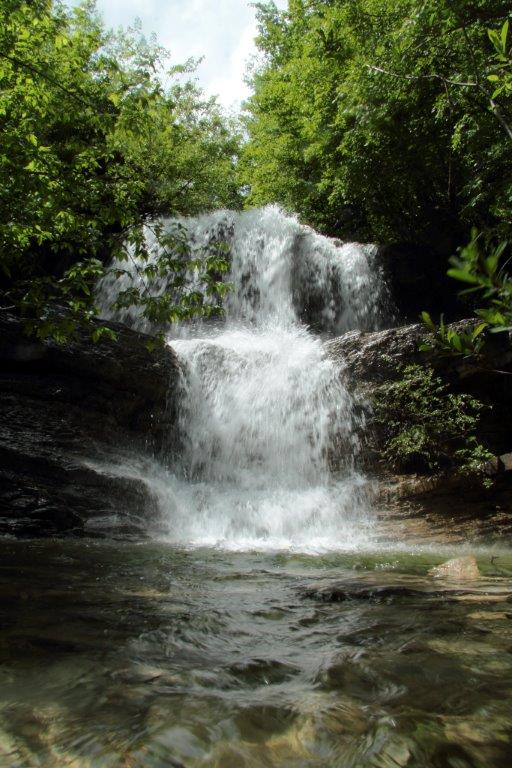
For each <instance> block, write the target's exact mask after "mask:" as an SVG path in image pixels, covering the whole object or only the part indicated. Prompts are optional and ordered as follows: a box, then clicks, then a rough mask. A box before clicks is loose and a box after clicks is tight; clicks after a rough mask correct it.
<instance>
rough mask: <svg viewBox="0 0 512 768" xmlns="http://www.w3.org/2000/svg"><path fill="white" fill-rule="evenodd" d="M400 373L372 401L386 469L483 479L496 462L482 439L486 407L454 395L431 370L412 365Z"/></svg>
mask: <svg viewBox="0 0 512 768" xmlns="http://www.w3.org/2000/svg"><path fill="white" fill-rule="evenodd" d="M398 374H399V377H398V379H397V380H393V381H386V382H384V383H383V384H381V385H379V386H378V387H377V388H376V390H375V391H374V393H373V398H372V399H373V409H374V417H375V422H376V426H377V428H378V430H379V432H381V433H382V435H383V440H384V448H383V450H382V454H381V456H382V459H383V461H384V462H385V464H387V465H388V466H389V467H391V468H392V469H393V470H395V471H399V472H400V471H404V472H407V471H423V472H427V471H428V472H438V471H447V470H449V471H452V472H454V473H456V474H463V475H466V474H469V475H480V474H482V465H483V464H484V463H485V462H486V461H487V460H489V459H490V458H491V454H490V453H489V452H488V451H487V450H486V448H485V447H484V446H483V445H482V444H481V443H480V442H479V441H478V438H477V436H476V430H477V427H478V423H479V419H480V416H481V414H482V411H483V409H484V406H483V405H482V403H480V402H479V401H478V400H476V399H475V398H474V397H472V396H471V395H468V394H454V393H452V392H450V391H449V388H448V385H447V384H446V382H443V380H442V379H441V378H440V377H439V376H436V374H435V373H434V371H433V369H432V368H431V367H430V366H420V365H407V366H404V367H403V368H401V369H400V371H399V372H398Z"/></svg>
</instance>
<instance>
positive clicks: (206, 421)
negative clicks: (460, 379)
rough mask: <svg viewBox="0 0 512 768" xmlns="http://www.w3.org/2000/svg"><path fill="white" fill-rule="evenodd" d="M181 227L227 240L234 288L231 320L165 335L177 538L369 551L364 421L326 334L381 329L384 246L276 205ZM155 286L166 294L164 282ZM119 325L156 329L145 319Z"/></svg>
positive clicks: (200, 237) (168, 484) (167, 508)
mask: <svg viewBox="0 0 512 768" xmlns="http://www.w3.org/2000/svg"><path fill="white" fill-rule="evenodd" d="M182 224H183V226H185V227H186V229H187V236H188V238H189V240H190V243H191V244H192V245H193V247H195V248H201V247H202V246H204V244H206V243H208V242H210V241H211V239H212V237H218V238H220V239H223V240H224V241H226V242H227V244H228V247H229V257H230V263H231V273H230V275H229V276H228V278H227V279H228V280H229V282H230V283H231V284H232V290H231V291H230V292H229V294H228V296H227V298H226V301H225V317H224V319H223V321H222V322H215V323H211V322H208V323H199V324H188V325H183V326H182V327H178V328H177V329H174V331H173V330H172V329H171V330H170V331H169V333H168V343H169V344H170V345H171V346H172V347H173V348H174V350H175V351H176V353H177V355H178V357H179V359H180V361H181V363H182V367H183V372H184V375H183V398H182V406H181V429H182V434H183V450H182V455H181V456H180V459H179V461H178V462H177V463H176V465H175V466H174V467H173V468H172V472H171V473H168V474H167V475H166V479H165V481H163V480H162V479H161V478H160V479H159V480H158V482H156V481H155V482H154V490H155V493H156V494H157V496H158V498H159V500H160V506H161V508H162V515H163V520H164V523H165V527H166V529H167V536H168V538H170V539H171V540H173V541H176V542H179V543H186V544H191V545H195V546H200V545H219V546H223V547H227V548H247V547H249V548H264V547H267V548H268V547H270V548H282V547H295V548H297V549H299V550H315V551H316V550H319V549H325V548H333V547H334V548H342V549H350V548H353V547H355V546H359V545H360V544H361V541H362V540H364V539H365V537H367V536H368V535H369V529H370V528H371V515H370V514H369V510H368V500H367V492H366V485H367V483H366V479H365V477H364V476H363V475H362V474H361V473H360V472H359V471H358V470H357V468H356V461H355V459H356V457H357V453H358V441H357V437H356V434H357V431H356V429H355V426H356V419H357V416H356V413H355V409H354V404H353V401H352V397H351V395H350V393H349V391H348V389H347V387H346V386H345V384H344V382H343V374H342V372H340V370H339V367H338V366H337V365H336V364H335V363H334V362H333V361H332V360H330V359H329V358H328V357H327V356H326V355H325V354H324V351H323V346H322V338H323V337H325V336H329V335H333V334H339V333H342V332H345V331H348V330H352V329H357V328H361V329H375V328H377V327H379V325H380V324H381V322H382V319H383V317H384V312H385V306H386V291H385V286H384V283H383V280H382V277H381V275H380V273H379V270H378V269H377V268H376V266H375V251H374V249H373V248H372V247H371V246H363V245H358V244H342V243H339V242H338V241H335V240H331V239H328V238H325V237H322V236H320V235H318V234H317V233H315V232H314V231H313V230H312V229H310V228H308V227H304V226H301V225H300V224H299V223H298V221H297V220H296V218H294V217H291V216H288V215H285V214H284V213H283V212H282V211H281V210H280V209H278V208H277V207H275V206H269V207H266V208H263V209H258V210H252V211H248V212H243V213H234V212H229V211H218V212H215V213H213V214H209V215H203V216H200V217H197V218H194V219H189V220H183V222H182ZM169 226H170V224H169ZM130 280H137V272H136V270H135V271H134V272H133V273H132V274H131V275H125V276H123V277H122V278H121V280H119V279H118V280H114V279H113V278H106V279H105V280H104V281H103V283H102V284H101V285H100V286H99V292H98V300H99V303H100V305H101V306H102V308H103V314H104V315H105V316H112V312H111V310H109V307H110V306H111V304H112V300H113V297H114V296H115V294H116V291H118V290H120V288H123V287H126V285H127V283H129V281H130ZM152 289H153V290H154V291H155V293H162V292H163V291H165V290H166V284H165V279H159V280H155V284H154V285H153V287H152ZM117 319H122V320H124V321H126V322H129V323H130V324H131V325H132V326H135V327H138V328H140V329H142V330H150V328H148V324H147V322H146V321H145V320H144V319H143V318H142V317H141V316H140V313H139V312H138V311H137V310H133V309H130V310H124V311H123V313H122V314H121V315H119V314H118V315H117ZM148 482H152V481H150V480H148Z"/></svg>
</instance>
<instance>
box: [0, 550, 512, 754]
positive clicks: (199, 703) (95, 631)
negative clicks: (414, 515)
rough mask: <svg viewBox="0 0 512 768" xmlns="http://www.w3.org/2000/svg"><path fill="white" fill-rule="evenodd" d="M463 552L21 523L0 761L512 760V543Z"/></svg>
mask: <svg viewBox="0 0 512 768" xmlns="http://www.w3.org/2000/svg"><path fill="white" fill-rule="evenodd" d="M450 554H453V553H451V552H442V553H437V554H434V553H430V554H429V553H421V552H416V553H415V552H411V553H405V552H402V553H393V552H391V551H390V552H387V553H385V554H383V553H380V554H379V553H376V554H375V553H373V554H372V553H368V552H360V553H358V554H357V553H351V554H343V553H337V554H334V553H331V554H328V555H323V556H318V555H317V556H310V555H303V554H292V553H279V552H274V553H270V552H267V553H261V552H259V553H258V552H246V553H242V552H240V553H226V552H223V551H220V550H215V549H211V548H209V549H199V548H195V549H187V550H184V549H178V548H173V547H171V546H168V545H163V544H156V543H153V544H151V543H143V544H139V545H135V544H123V545H122V546H120V545H119V544H106V543H103V544H98V543H92V542H45V543H32V542H23V543H21V542H8V541H3V542H1V543H0V563H1V565H0V573H1V575H2V578H1V582H0V605H1V609H0V616H1V626H2V629H1V632H0V654H1V660H2V664H1V667H0V679H1V685H0V765H1V766H2V767H3V768H4V767H5V768H59V767H60V766H70V767H71V766H72V767H73V768H164V766H165V767H166V768H167V767H168V766H184V767H185V768H214V767H215V768H261V767H262V766H265V767H266V768H274V767H275V768H310V767H311V768H313V767H314V768H368V767H372V768H396V766H409V768H508V766H510V759H511V755H512V744H511V738H512V653H511V648H512V625H511V618H512V608H511V602H510V594H511V587H512V579H511V573H512V557H511V556H510V555H507V554H505V553H494V554H497V555H498V557H497V559H494V558H493V559H492V560H491V555H490V553H485V552H484V553H480V555H479V562H480V566H481V568H482V570H483V572H484V577H483V578H482V579H481V580H479V581H478V582H473V583H471V584H468V583H466V584H463V585H453V584H452V585H450V584H445V585H442V584H440V583H439V582H437V581H434V580H433V579H432V578H431V577H429V576H427V575H426V574H427V570H428V568H429V567H430V566H431V565H432V564H434V563H438V562H440V561H441V560H443V559H446V557H448V555H450ZM332 579H334V580H335V581H336V582H342V583H343V584H345V585H346V586H347V589H348V590H349V591H350V589H351V588H353V587H354V586H355V585H368V584H371V585H397V584H403V585H407V586H409V587H411V586H414V587H416V588H419V589H421V590H424V594H415V593H414V594H415V596H412V597H407V596H403V597H400V596H394V597H393V596H389V597H386V598H384V599H378V598H376V599H374V600H358V599H353V600H347V601H346V602H343V603H336V604H327V603H323V602H320V601H317V600H315V599H312V598H309V597H305V596H304V590H305V589H307V588H310V587H311V586H312V585H315V584H317V583H319V582H322V583H326V582H329V581H330V580H332ZM443 586H444V587H445V588H447V589H450V590H452V592H453V590H454V589H455V592H457V589H456V588H457V586H458V587H459V588H460V591H461V592H462V593H465V594H453V593H452V592H450V593H449V594H447V595H445V596H442V595H440V591H442V587H443ZM468 592H469V594H468Z"/></svg>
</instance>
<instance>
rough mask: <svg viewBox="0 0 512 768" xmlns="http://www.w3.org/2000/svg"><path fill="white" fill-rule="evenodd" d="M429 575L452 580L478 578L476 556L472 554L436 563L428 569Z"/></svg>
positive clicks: (479, 574)
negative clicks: (439, 563)
mask: <svg viewBox="0 0 512 768" xmlns="http://www.w3.org/2000/svg"><path fill="white" fill-rule="evenodd" d="M429 575H430V576H434V577H435V578H436V579H452V580H454V581H466V580H467V579H478V578H480V576H481V573H480V569H479V567H478V563H477V561H476V558H475V557H474V556H473V555H468V556H466V557H455V558H453V559H452V560H447V561H446V562H445V563H441V565H436V566H435V568H431V569H430V571H429Z"/></svg>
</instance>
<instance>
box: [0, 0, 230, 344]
mask: <svg viewBox="0 0 512 768" xmlns="http://www.w3.org/2000/svg"><path fill="white" fill-rule="evenodd" d="M166 68H168V55H167V53H166V52H165V51H164V50H163V49H162V48H160V47H159V46H158V45H157V44H156V42H155V41H154V40H150V41H147V40H145V39H144V37H143V36H142V35H141V33H140V31H138V30H137V29H134V30H131V31H129V32H126V33H122V34H119V35H111V34H108V33H106V32H105V30H104V28H103V26H102V23H101V21H100V19H99V18H98V16H97V14H96V12H95V7H94V4H93V3H92V2H85V3H84V4H82V5H81V6H79V7H78V8H77V9H75V10H74V11H73V12H68V11H66V10H65V9H64V8H63V6H62V5H61V4H60V3H59V2H58V0H30V1H29V0H26V1H24V0H3V3H2V4H1V7H0V174H1V178H2V185H1V187H0V211H1V213H0V292H1V293H2V295H3V303H4V304H5V303H8V304H13V305H15V306H17V307H18V308H19V309H21V311H22V312H23V313H24V315H25V316H26V317H27V319H28V320H29V321H31V324H32V326H33V327H34V328H37V330H38V333H39V334H40V335H43V336H44V335H48V334H50V335H54V336H59V335H60V336H63V337H65V336H66V334H67V333H68V332H69V331H70V330H72V327H73V323H74V322H75V321H84V320H87V319H88V318H91V317H93V316H94V315H95V313H96V310H95V307H94V301H93V294H92V286H93V284H94V282H95V281H96V280H97V279H98V277H99V276H100V275H102V274H104V272H105V269H106V268H107V265H108V264H109V263H110V261H111V260H112V259H113V258H114V257H117V258H118V259H119V258H121V259H127V258H131V257H135V258H139V259H142V261H143V262H144V260H145V259H146V260H147V258H148V250H147V245H146V241H145V237H144V227H145V225H146V224H147V223H148V222H150V221H153V220H155V219H156V218H157V217H159V216H161V215H163V214H166V215H173V214H178V213H179V214H194V213H197V212H199V211H204V210H208V209H210V208H212V207H219V206H224V205H231V206H236V205H238V204H239V197H238V187H237V181H236V177H235V158H236V154H237V151H238V135H237V132H236V130H235V128H234V126H233V125H232V124H230V123H229V122H228V121H227V120H226V119H225V118H224V117H223V116H222V114H221V112H220V110H219V107H218V106H217V104H216V103H215V101H214V100H211V99H205V98H204V96H203V95H202V93H201V91H200V90H199V89H198V88H197V87H196V85H195V84H194V83H193V82H191V81H190V78H189V75H190V73H191V71H192V69H193V63H192V62H188V63H187V64H186V65H184V66H179V67H178V66H175V67H172V68H171V69H170V70H169V71H168V76H169V81H170V85H169V86H166V87H164V85H163V79H162V77H161V73H163V72H164V71H165V69H166ZM187 78H188V79H187ZM127 245H128V246H129V248H127V247H126V246H127ZM164 245H165V247H164V249H163V251H162V257H163V260H162V262H161V263H160V264H159V265H157V268H162V269H164V268H167V269H173V268H175V269H177V270H178V271H179V272H180V273H182V272H183V270H184V269H186V268H187V260H188V258H189V255H188V254H187V253H186V251H185V250H184V248H183V242H182V241H181V240H180V237H179V232H177V233H176V246H177V247H176V248H174V246H173V243H172V242H170V240H169V236H168V235H167V239H166V242H165V244H164ZM173 248H174V256H175V258H174V261H173V260H172V259H171V256H170V252H171V251H173ZM190 258H191V257H190ZM177 259H178V261H177ZM214 262H215V263H214ZM188 266H190V265H188ZM148 267H149V270H150V271H149V273H148V276H150V273H151V271H152V270H154V269H155V265H154V264H153V265H149V264H148ZM192 267H193V268H194V269H195V270H196V272H197V271H198V270H199V271H200V272H201V276H200V277H201V278H204V279H199V283H198V284H199V286H207V287H209V288H210V289H212V286H214V285H215V284H217V282H218V281H216V280H215V279H214V276H215V275H218V273H219V271H221V270H222V264H221V260H219V259H217V261H215V259H213V261H212V256H211V254H208V255H207V257H206V258H205V260H204V262H202V263H201V264H198V263H197V254H195V255H194V264H193V265H192ZM142 269H143V270H144V269H145V267H144V266H143V267H142ZM196 289H197V285H196V286H195V287H194V289H193V290H194V293H197V290H196ZM219 289H220V286H219ZM141 298H143V297H141V296H139V299H141ZM175 298H176V302H177V303H176V304H172V303H171V304H169V303H168V305H167V307H166V308H164V307H162V308H161V309H162V313H163V314H165V312H166V311H168V317H169V319H175V317H176V312H177V311H178V310H179V311H181V314H183V315H192V314H197V313H200V312H201V311H202V310H203V303H202V302H201V300H200V297H199V298H198V297H197V295H196V296H195V298H194V300H192V301H188V302H187V289H186V287H185V286H182V287H181V291H180V292H178V293H177V294H176V297H175ZM133 299H134V300H137V297H136V296H134V297H133ZM56 305H62V306H64V307H65V308H66V309H67V310H68V315H67V318H68V320H67V321H66V324H65V325H63V323H62V321H61V320H60V319H59V318H58V317H56V316H55V313H54V312H53V308H54V307H55V306H56Z"/></svg>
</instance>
